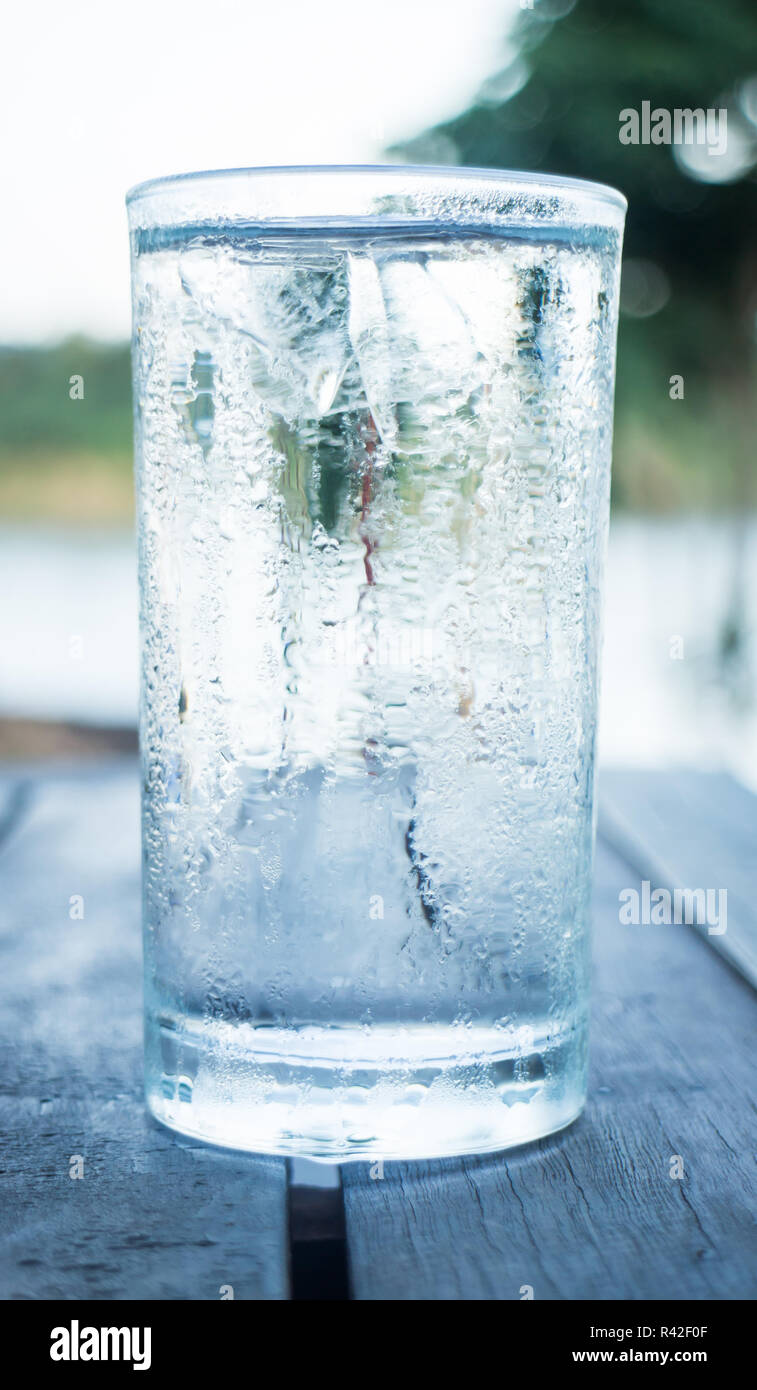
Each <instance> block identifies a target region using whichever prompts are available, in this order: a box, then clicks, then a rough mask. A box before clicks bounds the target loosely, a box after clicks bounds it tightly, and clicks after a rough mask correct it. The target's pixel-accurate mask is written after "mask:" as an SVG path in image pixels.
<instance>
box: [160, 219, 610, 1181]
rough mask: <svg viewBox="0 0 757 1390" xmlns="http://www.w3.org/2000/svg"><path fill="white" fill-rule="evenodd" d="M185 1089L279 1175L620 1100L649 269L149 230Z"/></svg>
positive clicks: (444, 244)
mask: <svg viewBox="0 0 757 1390" xmlns="http://www.w3.org/2000/svg"><path fill="white" fill-rule="evenodd" d="M139 252H140V254H139V255H138V257H137V260H136V269H135V321H136V324H137V325H138V329H139V332H138V344H137V352H136V357H135V370H136V383H137V391H138V394H139V397H140V399H141V401H142V409H141V424H140V430H139V437H140V446H141V464H140V475H139V489H140V523H139V531H140V568H141V583H142V633H143V653H142V716H141V721H142V730H141V732H142V748H143V768H144V799H143V807H144V822H143V823H144V850H145V873H144V892H145V934H146V935H145V939H146V992H147V993H146V1001H147V1093H148V1100H149V1103H150V1105H151V1107H152V1109H153V1111H154V1113H155V1114H156V1115H157V1116H158V1118H160V1119H162V1120H163V1121H165V1122H166V1123H168V1124H170V1125H172V1126H173V1127H175V1128H177V1129H180V1130H182V1131H183V1132H185V1133H188V1134H193V1135H197V1136H200V1137H202V1138H204V1139H210V1140H214V1141H215V1142H217V1143H222V1144H230V1145H235V1146H238V1147H242V1148H248V1149H252V1150H257V1151H262V1152H277V1153H283V1152H289V1153H303V1154H310V1155H312V1156H319V1157H331V1158H333V1157H338V1158H340V1159H344V1158H349V1157H363V1158H365V1157H367V1156H370V1157H372V1158H375V1157H389V1156H392V1155H401V1156H412V1155H424V1156H430V1155H433V1154H444V1153H459V1152H466V1151H483V1150H487V1149H497V1148H502V1147H505V1146H508V1145H511V1144H516V1143H521V1142H523V1141H524V1140H527V1139H531V1138H534V1137H536V1136H538V1135H542V1134H545V1133H548V1132H550V1131H552V1130H554V1129H557V1128H559V1127H561V1126H562V1125H564V1124H566V1123H568V1122H569V1121H570V1120H571V1119H572V1118H573V1117H574V1116H575V1115H576V1114H577V1113H578V1111H579V1109H580V1108H581V1105H582V1103H583V1099H584V1095H585V1080H586V1045H587V1038H586V1015H587V994H588V938H587V919H588V904H589V892H590V875H591V857H592V841H593V780H594V740H595V722H596V664H597V647H598V627H599V622H598V606H599V586H600V580H601V567H602V559H603V552H604V542H605V530H606V519H607V507H608V473H609V451H610V428H611V392H612V373H613V358H614V334H615V302H616V283H615V264H616V259H617V244H616V242H615V241H614V239H613V238H612V237H611V236H610V235H609V234H608V238H607V241H606V242H604V241H603V240H602V239H601V238H596V237H595V238H594V240H593V241H592V242H591V243H588V242H587V243H586V244H581V242H580V239H579V238H576V239H574V240H573V241H571V240H570V239H565V238H563V239H556V240H553V241H549V242H548V241H542V242H540V241H539V240H538V239H537V238H535V237H534V236H531V237H529V238H520V239H519V238H514V237H498V238H495V237H487V236H483V235H480V234H475V235H474V234H473V233H467V234H465V235H463V234H461V235H459V236H458V237H455V236H450V235H449V234H446V235H441V234H437V233H435V232H433V231H430V230H428V229H427V230H425V231H423V230H422V229H419V230H418V231H417V232H416V233H415V234H413V235H410V234H408V232H407V231H405V232H399V231H394V232H391V231H386V230H385V231H384V234H383V235H382V236H380V237H379V236H378V235H376V234H373V235H371V234H369V233H366V232H363V233H358V232H357V231H352V232H350V231H349V230H343V231H341V232H339V233H336V232H334V233H332V234H331V235H327V234H326V233H324V232H321V233H319V234H318V235H311V236H309V237H304V236H303V237H297V236H296V235H294V234H293V233H291V232H289V233H286V234H284V233H281V234H280V235H278V236H271V235H268V236H265V237H264V236H261V235H260V234H259V231H257V232H256V231H255V229H248V230H247V232H245V231H244V229H241V230H240V231H238V232H237V233H236V234H235V235H233V236H232V235H227V236H225V237H223V238H218V237H215V238H214V237H212V236H205V235H203V234H202V232H201V230H199V229H198V228H196V227H195V228H191V229H188V230H187V232H186V234H185V235H183V236H182V235H178V236H173V235H172V236H169V237H153V238H152V240H151V239H150V238H149V237H148V238H147V240H146V241H144V240H143V241H142V243H141V244H140V246H139Z"/></svg>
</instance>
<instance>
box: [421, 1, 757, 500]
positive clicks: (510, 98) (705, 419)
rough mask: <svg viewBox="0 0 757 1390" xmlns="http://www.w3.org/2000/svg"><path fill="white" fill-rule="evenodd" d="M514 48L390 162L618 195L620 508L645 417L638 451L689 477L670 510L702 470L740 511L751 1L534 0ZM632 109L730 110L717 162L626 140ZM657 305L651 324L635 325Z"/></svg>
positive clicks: (753, 295)
mask: <svg viewBox="0 0 757 1390" xmlns="http://www.w3.org/2000/svg"><path fill="white" fill-rule="evenodd" d="M512 41H513V46H514V49H515V53H516V56H515V57H514V59H513V61H512V62H511V64H510V65H509V67H508V68H506V69H505V70H504V71H503V72H501V73H499V74H497V75H496V76H495V77H493V78H492V79H491V80H490V81H489V82H487V84H486V85H485V87H484V89H483V90H482V91H481V93H480V94H479V97H478V99H477V100H476V102H475V103H474V105H473V106H472V108H471V109H470V110H469V111H467V112H465V113H464V114H463V115H460V116H458V117H457V118H455V119H453V120H451V121H449V122H447V123H445V124H443V125H441V126H439V127H437V128H436V129H435V130H434V131H432V132H427V133H426V134H425V135H423V136H420V137H418V138H417V139H416V140H414V141H410V142H409V143H408V144H407V145H405V146H404V147H403V148H402V150H401V153H402V154H403V156H404V157H406V158H410V159H413V160H427V159H429V158H431V159H433V158H435V157H436V152H437V151H438V150H441V151H442V152H443V157H444V158H446V159H449V160H452V161H454V162H456V163H460V164H465V165H474V166H475V165H480V166H489V167H496V168H513V169H517V168H531V169H542V170H545V171H549V172H551V173H558V174H567V175H573V176H577V177H582V178H589V179H595V180H599V181H602V182H606V183H610V184H612V185H614V186H616V187H618V188H620V189H621V190H622V191H623V192H624V193H625V194H626V197H627V198H628V202H629V211H628V220H627V229H626V242H625V254H626V257H628V258H632V259H633V260H634V262H635V264H634V266H629V274H628V276H627V277H626V281H625V283H626V285H627V287H628V290H629V291H633V292H635V297H636V303H634V302H633V300H634V294H633V293H631V294H630V299H631V302H630V304H628V308H629V310H630V311H631V313H629V314H623V315H622V316H621V331H620V341H619V359H618V411H617V420H618V436H619V445H620V449H619V450H617V449H616V454H617V453H618V452H619V453H620V456H621V457H620V459H619V460H618V462H619V464H620V467H619V469H618V470H617V473H616V500H620V501H624V500H628V501H638V500H640V499H641V500H644V497H643V489H640V488H639V486H638V481H637V480H638V475H639V474H640V473H642V472H643V470H644V459H643V458H641V457H640V451H641V452H643V448H644V447H645V446H644V445H640V444H639V442H638V441H639V422H643V434H644V438H645V439H646V440H647V445H646V447H647V448H649V447H650V444H649V441H650V440H653V439H654V438H655V437H656V438H659V439H661V440H663V441H664V444H665V448H666V449H667V450H668V451H671V450H672V451H673V453H675V454H676V456H677V460H678V463H679V465H680V467H681V469H682V470H684V472H683V474H682V480H683V487H682V490H681V494H680V495H679V497H678V499H677V500H679V501H685V500H687V499H688V498H691V497H693V496H696V494H697V478H696V476H695V472H694V470H695V469H696V465H697V463H699V464H700V465H701V471H702V472H703V473H706V474H707V475H708V477H709V480H710V481H709V485H708V488H707V489H706V490H705V494H704V497H705V499H706V500H710V499H711V498H712V497H716V496H717V497H719V498H720V499H721V500H723V501H726V502H728V503H730V504H731V505H737V506H742V507H743V506H744V505H746V504H751V505H753V504H754V502H755V498H756V496H757V487H756V485H755V470H754V467H753V459H754V443H753V441H754V438H755V433H756V426H757V413H756V412H755V406H754V398H755V316H756V315H757V235H756V233H757V180H756V178H755V172H754V166H755V162H757V78H756V77H755V76H754V74H755V72H757V4H755V0H718V3H717V4H713V3H711V0H577V2H576V3H570V0H534V3H533V8H532V9H530V8H524V9H523V10H522V11H521V13H520V14H519V16H518V18H517V21H516V24H515V29H514V33H513V36H512ZM644 101H648V102H649V103H650V108H651V110H652V111H654V110H655V109H658V108H663V109H665V110H668V111H671V112H672V111H674V110H676V109H679V110H686V109H700V108H708V107H714V108H718V109H719V108H723V107H725V108H726V109H727V112H728V116H727V131H728V143H727V148H726V151H725V152H724V153H723V154H722V155H712V156H711V155H709V154H708V153H707V151H706V150H705V149H703V148H702V147H701V146H699V147H697V146H691V145H689V146H680V145H679V146H671V145H664V144H637V145H632V144H622V143H621V141H620V139H619V133H620V126H621V112H623V111H624V110H628V109H629V108H630V109H634V110H640V108H641V103H642V102H644ZM645 275H646V280H645ZM650 291H652V292H650ZM645 294H646V299H647V302H646V303H645V302H644V301H645ZM657 303H659V306H660V307H659V309H658V310H657V312H654V313H653V316H650V317H636V316H632V315H644V314H645V313H646V312H648V311H652V310H655V309H656V304H657ZM674 374H679V375H682V376H683V377H684V381H685V400H686V403H687V404H686V408H685V409H682V408H681V407H680V405H679V404H678V403H671V400H670V395H669V379H670V377H671V376H672V375H674ZM629 440H630V441H632V443H631V447H630V448H629V445H628V441H629ZM634 440H635V441H636V443H635V445H634V444H633V441H634ZM685 470H688V472H686V471H685ZM653 471H654V470H650V469H648V470H647V475H646V476H647V483H648V488H647V492H648V494H649V495H648V496H647V497H646V500H647V501H648V502H649V503H650V504H654V502H655V500H658V499H656V498H655V495H654V491H655V480H654V478H653V477H652V476H651V475H652V473H653ZM700 480H701V479H700ZM663 491H664V489H663ZM707 491H709V493H710V498H707Z"/></svg>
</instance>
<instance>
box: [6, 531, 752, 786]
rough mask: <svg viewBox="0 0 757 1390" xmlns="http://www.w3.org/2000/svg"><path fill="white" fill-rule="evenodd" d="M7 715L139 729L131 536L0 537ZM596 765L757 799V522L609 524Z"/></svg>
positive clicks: (29, 533)
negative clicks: (694, 771) (746, 792)
mask: <svg viewBox="0 0 757 1390" xmlns="http://www.w3.org/2000/svg"><path fill="white" fill-rule="evenodd" d="M0 592H1V593H2V595H3V603H2V609H1V611H0V642H1V643H2V653H3V659H2V663H1V664H0V717H8V716H22V717H24V718H34V719H49V720H60V721H73V722H78V723H83V724H94V725H100V726H108V725H132V724H135V723H136V710H137V681H138V639H137V584H136V556H135V544H134V538H133V536H132V534H131V533H130V532H129V531H127V530H123V531H115V530H113V529H103V530H102V531H97V530H93V529H91V528H87V529H82V530H76V529H73V528H70V529H60V528H53V527H51V528H50V529H46V528H42V527H22V526H12V527H11V526H8V527H2V528H0ZM605 593H606V601H605V640H604V662H603V682H602V717H601V722H600V758H601V760H602V761H603V762H605V763H611V764H613V765H615V766H619V765H623V766H633V765H637V766H649V767H664V766H666V765H676V764H677V765H681V764H686V765H688V766H697V767H703V768H718V767H725V768H727V769H728V770H730V771H731V772H733V774H734V775H735V776H737V777H739V778H740V779H741V780H742V781H744V782H747V783H748V784H750V785H752V786H753V787H755V788H757V711H756V709H755V672H756V670H757V653H756V652H755V634H756V633H757V521H756V520H752V519H745V520H744V521H743V522H736V521H734V520H733V519H728V518H723V519H722V520H713V518H712V517H707V518H702V519H696V520H695V519H684V520H682V519H673V520H669V519H650V518H639V517H629V516H627V515H622V516H615V517H613V521H612V525H611V531H610V549H609V556H608V567H607V581H606V590H605Z"/></svg>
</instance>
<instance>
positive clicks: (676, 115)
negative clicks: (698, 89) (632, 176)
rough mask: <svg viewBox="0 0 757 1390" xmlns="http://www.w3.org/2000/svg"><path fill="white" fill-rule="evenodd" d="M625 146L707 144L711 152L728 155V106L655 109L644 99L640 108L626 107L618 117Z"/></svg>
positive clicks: (619, 132)
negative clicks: (726, 153)
mask: <svg viewBox="0 0 757 1390" xmlns="http://www.w3.org/2000/svg"><path fill="white" fill-rule="evenodd" d="M618 120H619V121H620V129H619V131H618V139H619V141H620V143H621V145H704V146H705V147H706V149H707V153H708V154H712V155H718V154H720V155H722V154H725V152H726V148H727V145H728V109H727V107H725V106H721V107H718V108H716V107H714V106H708V107H707V109H706V110H705V109H704V108H703V107H701V106H697V107H694V108H692V107H689V106H687V107H679V106H676V107H675V108H674V110H672V111H670V110H669V109H668V108H667V107H665V106H656V107H655V108H654V110H652V103H651V101H643V102H642V103H641V109H640V110H639V111H637V110H636V109H635V108H634V107H633V106H626V107H624V108H623V110H622V111H621V112H620V114H619V116H618Z"/></svg>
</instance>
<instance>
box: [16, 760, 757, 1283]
mask: <svg viewBox="0 0 757 1390" xmlns="http://www.w3.org/2000/svg"><path fill="white" fill-rule="evenodd" d="M0 793H1V795H0V837H1V839H2V844H1V847H0V864H1V866H2V888H1V891H0V911H1V912H2V928H1V930H0V947H1V950H2V956H1V958H0V967H1V969H0V980H2V986H1V988H2V1009H3V1027H2V1035H3V1042H2V1048H3V1056H2V1070H1V1071H0V1111H1V1113H2V1132H3V1136H4V1138H3V1150H2V1160H0V1167H1V1168H2V1184H3V1187H2V1191H3V1194H4V1195H3V1201H2V1206H1V1212H0V1242H1V1245H2V1250H1V1253H0V1296H2V1297H3V1298H6V1299H7V1298H11V1299H50V1298H58V1297H63V1298H68V1299H83V1298H93V1299H124V1298H144V1299H219V1298H221V1297H222V1296H223V1295H222V1292H221V1291H222V1290H223V1289H226V1290H227V1291H228V1286H229V1285H230V1286H232V1287H233V1291H234V1297H235V1298H237V1299H287V1298H290V1297H295V1298H309V1297H332V1298H340V1297H352V1298H355V1299H397V1298H400V1299H403V1300H411V1299H513V1300H517V1299H520V1298H523V1297H524V1296H527V1295H528V1291H529V1289H531V1290H533V1297H534V1298H536V1299H589V1298H600V1299H642V1298H653V1299H658V1298H673V1299H685V1298H694V1299H734V1298H735V1299H743V1298H750V1297H753V1296H754V1294H755V1282H756V1281H755V1269H756V1268H757V1259H756V1258H755V1257H756V1256H757V1242H756V1241H755V1226H754V1211H755V1182H754V1165H753V1155H752V1149H753V1140H754V1134H755V1129H754V1109H755V1107H754V1070H753V1062H752V1052H753V1048H754V1040H755V1009H754V995H753V992H752V987H751V986H750V984H749V982H748V980H747V978H745V974H749V973H750V972H751V971H753V970H754V965H755V959H756V958H757V950H756V949H755V944H756V943H757V917H756V916H755V910H754V903H755V893H754V889H755V885H756V884H757V798H755V797H754V796H752V794H751V793H749V792H747V791H745V790H744V789H743V788H741V787H740V786H738V785H737V784H736V783H735V782H733V781H731V780H729V779H727V778H725V777H718V776H707V775H701V774H693V773H686V774H683V773H678V774H672V773H655V774H647V773H635V772H616V773H608V774H606V775H605V777H604V781H603V784H602V796H601V807H602V810H601V815H600V834H599V841H598V849H597V865H596V889H595V908H594V913H595V967H596V978H595V987H594V1025H593V1056H592V1083H591V1096H590V1101H589V1105H588V1107H587V1110H586V1112H585V1114H584V1116H583V1117H582V1119H581V1120H579V1122H578V1123H577V1124H576V1125H574V1126H573V1127H572V1128H571V1129H569V1130H568V1131H566V1132H565V1133H564V1134H563V1135H561V1136H558V1137H557V1138H555V1139H552V1140H548V1141H545V1142H543V1143H541V1144H537V1145H535V1146H533V1147H530V1148H526V1149H523V1150H519V1151H511V1152H510V1153H508V1154H505V1155H501V1154H500V1155H495V1156H489V1157H486V1158H482V1159H475V1158H471V1159H466V1160H462V1161H458V1160H455V1161H453V1160H446V1161H443V1162H428V1163H414V1164H390V1163H387V1164H386V1165H385V1168H384V1177H383V1179H381V1180H373V1179H371V1177H370V1174H369V1168H368V1165H367V1164H356V1165H347V1166H346V1167H345V1168H344V1169H343V1170H342V1179H341V1186H340V1184H339V1172H338V1170H336V1169H329V1168H326V1169H323V1168H318V1169H317V1172H316V1178H313V1176H312V1172H313V1171H315V1168H314V1166H311V1165H302V1164H300V1163H297V1164H295V1165H290V1164H288V1163H287V1162H286V1161H285V1160H278V1159H258V1158H252V1157H248V1156H244V1155H236V1154H232V1153H224V1152H219V1151H216V1150H212V1149H208V1148H204V1147H202V1146H200V1145H197V1144H195V1143H192V1142H189V1141H180V1140H177V1139H175V1138H174V1137H173V1136H172V1135H170V1134H169V1133H167V1132H166V1131H164V1130H162V1129H161V1128H159V1127H158V1126H157V1125H155V1124H154V1123H153V1122H152V1121H151V1120H149V1119H148V1118H147V1116H146V1114H145V1112H144V1109H143V1105H142V1099H141V1082H140V1070H141V997H140V995H141V979H140V924H139V847H138V774H137V770H136V766H135V764H134V762H133V761H132V760H131V759H123V760H121V761H119V762H116V763H113V762H111V763H108V764H107V765H97V766H95V767H93V768H90V769H88V770H87V769H85V770H82V769H81V768H79V769H66V768H62V767H59V768H55V767H47V766H46V767H44V768H43V769H42V770H40V769H39V768H31V769H29V770H24V769H17V770H11V769H6V770H5V772H4V774H3V776H2V779H0ZM643 878H646V879H648V880H650V881H651V882H652V886H653V887H656V886H664V885H667V886H669V887H671V888H672V887H673V886H688V887H698V886H702V887H715V888H720V887H724V888H727V890H728V930H727V932H726V933H725V935H724V936H722V937H714V936H710V937H709V939H705V938H704V937H702V936H701V935H700V934H699V933H698V932H697V931H696V930H695V929H694V928H692V927H687V926H684V925H677V926H676V925H671V926H667V927H653V926H637V927H633V926H623V925H621V923H620V921H619V896H618V895H619V892H620V891H621V890H622V889H624V888H628V887H637V888H638V887H639V881H640V879H643ZM79 899H81V900H82V904H83V916H78V915H77V910H79V909H78V900H79ZM713 947H717V948H719V949H713ZM723 951H725V954H723V953H722V952H723ZM736 967H738V968H736ZM676 1156H678V1161H680V1163H682V1165H683V1177H675V1176H671V1171H673V1170H676V1171H677V1169H676V1163H677V1159H676ZM79 1171H81V1173H82V1176H81V1177H76V1176H72V1174H75V1173H77V1172H79ZM316 1179H317V1181H318V1182H319V1183H320V1184H324V1183H325V1184H326V1185H325V1186H324V1185H320V1186H316V1185H315V1182H316ZM226 1296H228V1292H227V1294H226Z"/></svg>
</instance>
